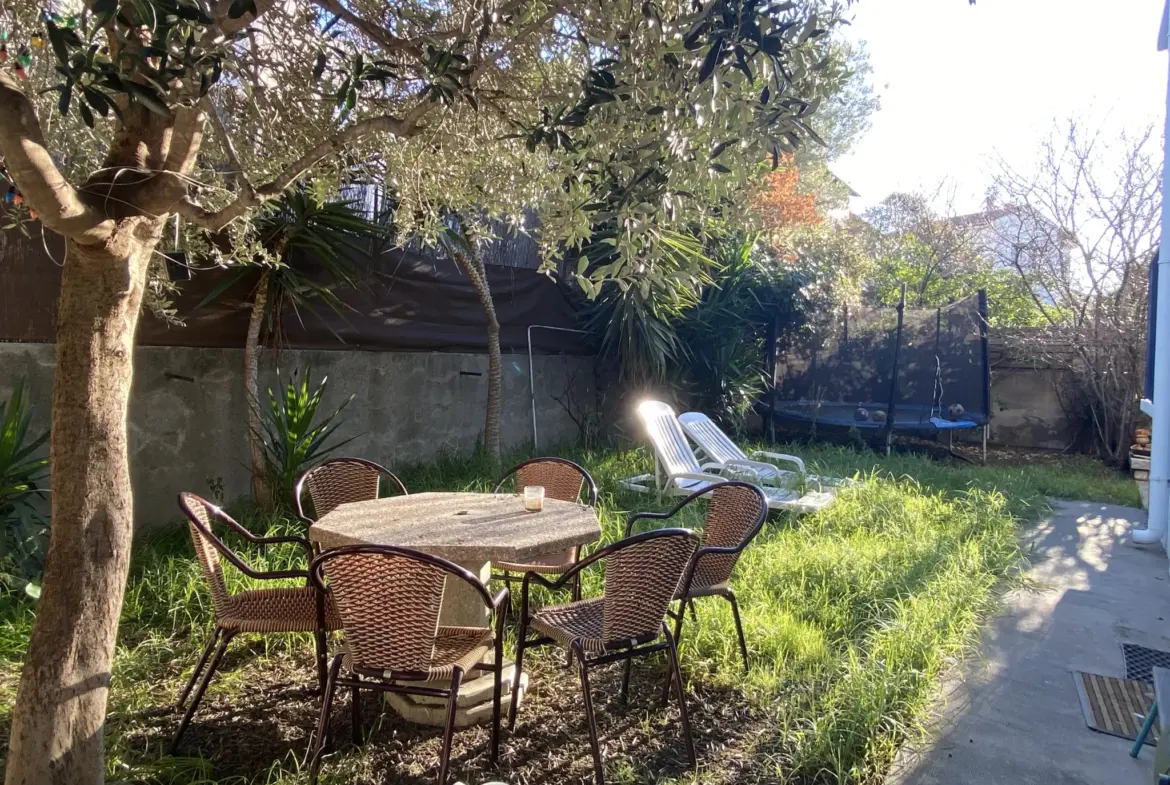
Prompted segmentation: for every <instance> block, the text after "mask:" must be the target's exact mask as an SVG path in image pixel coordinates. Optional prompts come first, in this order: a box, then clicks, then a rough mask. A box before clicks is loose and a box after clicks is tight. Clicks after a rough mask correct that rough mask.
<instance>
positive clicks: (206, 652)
mask: <svg viewBox="0 0 1170 785" xmlns="http://www.w3.org/2000/svg"><path fill="white" fill-rule="evenodd" d="M217 641H219V627H216V628H215V629H214V630H212V632H211V637H210V638H208V639H207V645H205V646H204V647H203V653H202V654H200V655H199V662H198V663H196V664H195V670H193V671H191V678H189V679H187V686H186V687H184V688H183V691H182V692H180V693H179V700H178V701H176V702H175V708H176V709H178V710H179V711H182V710H183V704H185V703H186V702H187V696H188V695H190V694H191V688H192V687H194V686H195V682H197V681H199V674H201V673H202V672H203V666H204V665H206V664H207V658H208V657H210V656H211V650H212V649H214V648H215V644H216V642H217Z"/></svg>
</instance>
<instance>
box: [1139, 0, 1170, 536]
mask: <svg viewBox="0 0 1170 785" xmlns="http://www.w3.org/2000/svg"><path fill="white" fill-rule="evenodd" d="M1168 38H1170V0H1167V5H1166V6H1165V7H1164V8H1163V10H1162V27H1161V30H1160V31H1159V33H1158V49H1159V51H1166V48H1167V46H1168V45H1170V41H1168ZM1166 108H1167V114H1166V125H1165V133H1166V135H1167V136H1166V139H1170V76H1168V79H1167V83H1166ZM1168 183H1170V156H1163V159H1162V189H1163V192H1165V191H1166V188H1167V184H1168ZM1166 265H1170V199H1163V200H1162V239H1161V241H1160V242H1159V244H1158V290H1157V291H1158V304H1159V305H1160V306H1161V307H1160V308H1158V312H1157V316H1156V319H1155V322H1154V327H1155V333H1154V337H1155V338H1156V339H1157V344H1156V351H1155V354H1154V390H1153V392H1154V399H1153V403H1154V406H1153V409H1154V413H1153V419H1154V425H1153V428H1152V431H1153V433H1152V434H1151V439H1150V510H1149V515H1148V516H1147V521H1148V523H1147V524H1146V528H1145V529H1138V530H1135V531H1134V532H1133V541H1134V542H1135V543H1138V544H1141V545H1151V544H1153V543H1156V542H1162V543H1163V547H1165V542H1164V540H1165V537H1166V519H1167V514H1168V513H1170V268H1168V267H1167V266H1166Z"/></svg>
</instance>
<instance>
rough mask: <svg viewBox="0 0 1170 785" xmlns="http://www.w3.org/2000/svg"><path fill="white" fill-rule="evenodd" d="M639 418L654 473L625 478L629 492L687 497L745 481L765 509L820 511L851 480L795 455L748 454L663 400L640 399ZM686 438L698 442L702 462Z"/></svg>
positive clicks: (705, 420) (707, 421) (706, 420)
mask: <svg viewBox="0 0 1170 785" xmlns="http://www.w3.org/2000/svg"><path fill="white" fill-rule="evenodd" d="M638 416H639V417H640V418H641V420H642V423H643V424H644V425H645V427H646V433H647V436H648V437H649V438H650V443H651V444H652V445H653V447H654V474H652V475H651V474H643V475H638V476H636V477H630V478H629V479H626V480H623V481H622V483H621V484H622V486H623V487H625V488H627V489H629V490H632V491H638V492H641V493H651V492H657V493H658V494H659V495H660V496H661V495H663V494H666V495H669V496H687V495H690V494H692V493H694V492H696V491H699V490H703V489H704V488H708V487H710V486H712V485H715V484H717V483H721V482H727V481H728V480H743V481H746V482H750V483H752V484H754V485H757V486H758V487H759V488H760V490H762V491H763V492H764V496H765V497H767V499H768V508H769V509H771V510H787V511H790V512H796V513H808V512H816V511H817V510H822V509H824V508H825V507H826V506H828V505H829V504H830V503H832V501H833V498H834V496H835V494H836V492H837V489H838V488H839V487H841V486H842V485H845V484H847V483H849V482H850V481H848V480H842V479H838V478H833V477H822V476H818V475H812V474H808V473H807V472H806V471H805V467H804V462H803V461H802V460H800V458H797V457H796V456H794V455H784V454H782V453H772V452H762V451H761V452H753V453H752V455H751V456H750V457H749V456H748V455H747V454H746V453H744V451H743V450H742V449H740V448H739V446H738V445H736V443H735V442H733V441H732V440H731V439H730V438H729V437H728V436H727V434H726V433H724V432H723V430H722V429H720V428H719V426H718V425H716V424H715V423H714V422H713V421H712V420H711V418H710V417H708V416H707V415H705V414H702V413H701V412H686V413H684V414H683V415H682V416H681V417H679V416H677V415H675V413H674V409H672V408H671V407H670V406H669V405H667V404H665V403H662V402H660V401H644V402H643V403H641V404H639V406H638ZM687 436H690V438H691V440H693V441H694V442H695V444H696V445H697V446H698V449H699V452H700V454H701V455H702V458H703V461H702V462H700V460H699V458H698V457H697V456H696V455H695V452H694V450H692V448H691V445H690V442H688V441H687ZM761 458H762V459H764V460H759V459H761ZM778 463H779V464H783V467H787V468H782V466H779V465H777V464H778Z"/></svg>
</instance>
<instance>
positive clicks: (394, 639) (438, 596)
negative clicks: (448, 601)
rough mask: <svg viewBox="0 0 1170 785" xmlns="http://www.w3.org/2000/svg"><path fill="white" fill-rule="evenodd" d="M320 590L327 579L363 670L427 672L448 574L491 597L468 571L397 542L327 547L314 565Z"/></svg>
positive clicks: (487, 598)
mask: <svg viewBox="0 0 1170 785" xmlns="http://www.w3.org/2000/svg"><path fill="white" fill-rule="evenodd" d="M311 574H312V579H313V581H314V582H315V583H316V584H317V585H318V588H319V589H324V588H325V585H326V580H327V581H328V587H329V589H330V590H331V591H332V596H333V602H334V604H335V605H336V607H337V612H338V615H339V616H340V618H341V627H342V629H343V630H344V631H345V640H346V645H347V646H348V648H349V653H350V655H351V657H352V658H353V666H354V667H355V668H359V669H366V670H379V671H399V672H404V671H406V672H426V671H428V670H429V669H431V668H432V667H433V666H434V665H435V663H434V662H433V655H434V652H435V642H436V638H437V635H438V632H439V609H440V607H441V605H442V602H443V589H444V585H445V583H446V580H447V578H448V576H452V577H453V578H454V579H456V580H463V581H465V582H467V583H469V584H471V585H472V586H473V587H475V588H477V589H478V591H479V593H480V594H481V595H482V596H483V597H484V600H485V602H486V603H487V607H488V608H490V607H491V605H492V601H491V597H490V596H489V595H488V593H487V590H486V589H484V588H483V585H482V584H480V583H479V581H478V580H476V578H475V576H474V575H472V574H471V573H470V572H469V571H468V570H466V569H464V568H463V567H460V566H459V565H457V564H453V563H452V562H449V561H446V560H445V559H440V558H438V557H437V556H431V555H430V554H426V553H421V552H419V551H414V550H411V549H409V548H397V547H392V546H376V545H354V546H346V547H344V548H338V549H335V550H330V551H326V552H325V553H323V554H322V555H320V556H318V557H317V558H316V559H315V560H314V562H313V567H312V569H311Z"/></svg>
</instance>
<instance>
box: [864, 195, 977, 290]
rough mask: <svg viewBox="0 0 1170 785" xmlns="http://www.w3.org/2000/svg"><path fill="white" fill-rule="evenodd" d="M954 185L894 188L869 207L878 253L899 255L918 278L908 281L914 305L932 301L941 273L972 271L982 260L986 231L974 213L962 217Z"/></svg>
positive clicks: (891, 256) (873, 249)
mask: <svg viewBox="0 0 1170 785" xmlns="http://www.w3.org/2000/svg"><path fill="white" fill-rule="evenodd" d="M954 203H955V199H954V189H953V188H951V187H950V186H949V185H948V183H946V182H942V183H939V184H938V185H937V186H936V187H935V188H934V189H933V190H932V191H930V192H923V193H893V194H890V195H889V196H887V197H886V198H885V199H883V200H882V201H881V202H879V203H878V204H876V205H874V206H873V207H871V208H870V209H869V210H867V211H866V212H865V220H866V221H867V222H868V223H869V224H870V225H871V226H873V227H874V229H876V230H877V231H876V232H874V233H872V235H871V237H870V238H869V242H868V245H869V246H870V248H869V250H870V253H871V254H872V255H873V256H874V257H875V258H879V259H881V258H888V259H899V260H901V261H902V262H904V265H903V268H904V271H905V272H907V273H910V272H911V271H912V272H913V274H914V280H905V281H903V282H904V283H905V284H906V285H907V287H908V289H909V298H908V301H909V302H910V303H911V304H912V305H917V306H922V305H926V294H927V291H928V290H929V288H930V285H931V283H932V282H933V281H935V280H936V279H937V278H939V277H947V276H950V275H954V274H956V273H962V272H969V271H970V270H971V269H972V268H974V267H975V266H977V265H978V264H979V260H980V250H981V246H980V236H981V235H980V231H981V226H979V225H978V223H977V222H975V221H972V220H968V219H969V218H971V216H958V217H955V216H956V210H955V207H954Z"/></svg>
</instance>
